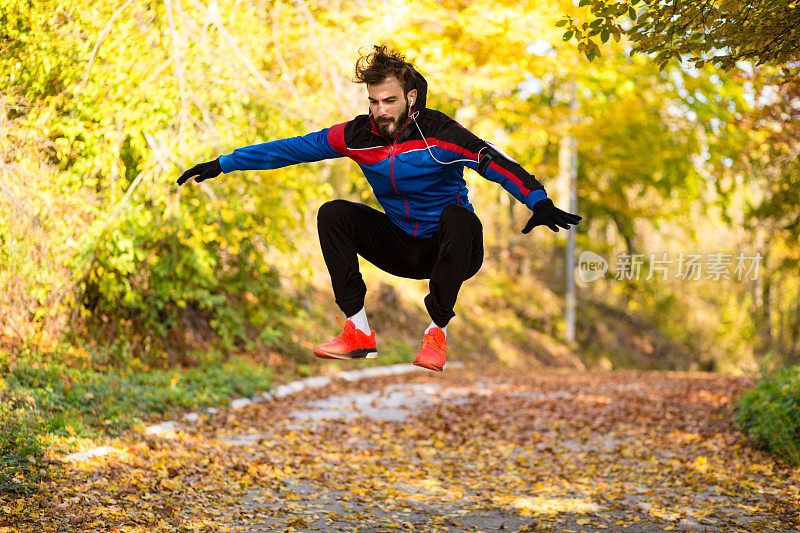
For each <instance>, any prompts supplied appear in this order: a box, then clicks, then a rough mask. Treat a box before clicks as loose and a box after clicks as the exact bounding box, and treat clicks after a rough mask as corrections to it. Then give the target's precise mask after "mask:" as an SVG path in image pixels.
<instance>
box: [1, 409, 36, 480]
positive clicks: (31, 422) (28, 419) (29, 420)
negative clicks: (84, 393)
mask: <svg viewBox="0 0 800 533" xmlns="http://www.w3.org/2000/svg"><path fill="white" fill-rule="evenodd" d="M27 403H29V402H24V401H22V402H21V401H16V400H11V399H8V398H2V403H0V492H27V491H29V490H31V488H32V483H35V482H36V481H37V480H38V479H40V478H41V477H43V476H45V475H47V468H46V467H45V466H44V464H43V463H42V458H43V456H44V445H43V444H42V442H41V439H40V436H39V435H40V433H41V430H42V426H43V422H42V419H41V416H40V413H39V411H38V410H37V409H36V408H35V407H33V406H31V405H26V404H27Z"/></svg>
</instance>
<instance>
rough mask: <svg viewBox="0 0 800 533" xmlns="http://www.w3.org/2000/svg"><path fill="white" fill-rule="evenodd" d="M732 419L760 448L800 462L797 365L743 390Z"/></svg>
mask: <svg viewBox="0 0 800 533" xmlns="http://www.w3.org/2000/svg"><path fill="white" fill-rule="evenodd" d="M736 421H737V422H738V423H739V424H740V425H741V426H742V427H743V428H744V430H745V431H746V432H747V433H749V434H750V435H752V436H753V437H755V439H756V440H757V441H758V442H759V443H760V444H761V445H762V446H764V448H766V449H768V450H770V451H771V452H772V453H774V454H776V455H777V456H779V457H781V458H782V459H783V460H785V461H787V462H788V463H789V464H792V465H798V464H800V450H798V448H799V447H800V366H794V367H788V368H784V369H783V370H781V371H780V372H778V373H777V374H775V375H774V376H773V377H769V378H765V379H763V380H762V381H761V382H759V383H758V384H756V386H755V387H753V388H752V389H750V390H749V391H747V392H746V393H745V394H744V395H743V396H742V398H741V400H739V404H738V406H737V413H736Z"/></svg>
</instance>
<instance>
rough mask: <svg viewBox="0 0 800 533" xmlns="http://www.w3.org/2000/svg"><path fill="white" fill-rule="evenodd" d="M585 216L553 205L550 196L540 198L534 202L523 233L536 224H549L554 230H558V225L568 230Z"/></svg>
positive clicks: (528, 231)
mask: <svg viewBox="0 0 800 533" xmlns="http://www.w3.org/2000/svg"><path fill="white" fill-rule="evenodd" d="M582 218H583V217H580V216H578V215H573V214H572V213H567V212H566V211H562V210H561V209H559V208H557V207H556V206H555V205H553V201H552V200H551V199H550V198H545V199H544V200H539V201H538V202H536V203H535V204H533V215H532V216H531V218H530V220H528V223H527V224H526V225H525V228H524V229H523V230H522V233H530V231H531V230H532V229H533V228H535V227H536V226H547V227H548V228H550V229H551V230H553V231H558V227H559V226H561V227H562V228H564V229H566V230H568V229H569V228H570V224H573V225H575V224H577V223H578V222H579V221H580V220H581V219H582Z"/></svg>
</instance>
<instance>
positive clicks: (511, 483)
mask: <svg viewBox="0 0 800 533" xmlns="http://www.w3.org/2000/svg"><path fill="white" fill-rule="evenodd" d="M742 389H743V384H742V382H741V381H740V380H737V379H733V378H724V377H718V376H712V375H706V374H678V373H623V372H614V373H594V374H588V373H581V374H575V373H572V374H555V373H543V374H540V375H532V376H520V375H514V374H510V373H507V372H506V373H504V372H498V371H487V370H483V371H475V370H470V369H458V368H452V369H451V368H448V369H447V371H445V372H444V373H443V374H437V373H433V372H427V371H422V370H419V371H415V372H412V373H410V374H406V375H402V376H391V377H380V378H370V379H365V380H362V381H358V382H355V383H350V382H345V381H342V380H336V381H333V382H332V383H331V384H329V385H328V386H326V387H323V388H318V389H311V390H306V391H302V392H300V393H297V394H294V395H291V396H286V397H283V398H277V399H273V400H271V401H269V402H265V403H257V404H251V405H248V406H246V407H243V408H241V409H238V410H231V411H228V412H222V413H218V414H215V415H203V416H202V417H201V418H200V420H198V421H197V422H196V425H195V426H193V427H191V428H190V429H187V430H186V431H178V432H177V433H167V434H164V435H160V436H144V435H138V436H137V435H131V436H130V437H129V438H128V439H124V440H119V441H115V442H111V443H109V446H110V449H111V450H112V453H110V454H109V455H107V456H104V457H99V458H94V459H92V460H88V461H81V462H76V463H75V464H72V465H70V466H69V468H68V469H67V470H66V472H65V475H64V478H63V479H61V480H59V481H58V482H54V483H52V484H51V485H50V486H49V487H48V488H47V489H46V490H45V491H44V492H43V493H42V494H39V495H37V496H34V497H29V498H27V499H23V500H18V502H19V503H20V504H21V505H23V507H24V509H22V510H21V511H16V512H15V514H13V516H12V514H9V515H8V516H10V517H11V518H10V519H8V520H7V524H8V526H11V527H13V528H17V529H18V530H19V531H37V532H38V531H75V530H96V531H252V532H255V531H287V530H295V531H362V532H367V531H398V530H411V531H498V530H500V531H503V530H506V531H573V532H574V531H670V530H675V531H724V532H729V531H758V532H763V531H795V530H796V529H795V528H797V527H798V524H800V521H798V509H800V496H799V495H798V486H800V483H798V482H800V473H798V472H797V471H792V470H790V469H788V468H785V467H781V466H780V465H779V464H777V463H776V462H775V461H773V460H772V459H771V458H770V457H769V456H768V455H766V454H764V453H762V452H758V451H754V450H753V449H752V448H751V447H750V445H749V444H748V443H747V441H746V440H745V439H744V437H743V436H742V435H741V434H740V433H739V432H738V431H737V430H736V429H735V428H734V427H733V425H732V423H731V420H730V412H731V404H732V402H733V401H735V399H736V398H737V397H738V394H739V393H740V392H741V390H742ZM137 437H138V438H139V439H141V440H139V441H138V442H137V441H136V438H137ZM8 505H18V503H12V504H6V506H8ZM7 510H8V509H7ZM10 511H15V509H10ZM12 520H13V522H12ZM0 523H2V522H0ZM10 530H11V531H15V530H16V529H10ZM0 531H2V529H0Z"/></svg>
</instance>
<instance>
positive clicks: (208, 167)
mask: <svg viewBox="0 0 800 533" xmlns="http://www.w3.org/2000/svg"><path fill="white" fill-rule="evenodd" d="M220 174H222V167H221V166H220V164H219V158H216V159H215V160H213V161H209V162H208V163H200V164H199V165H195V166H193V167H192V168H190V169H189V170H187V171H186V172H184V173H183V174H181V177H180V178H178V185H183V184H184V183H186V181H187V180H188V179H189V178H191V177H192V176H197V177H196V178H195V179H194V181H195V182H197V183H200V182H201V181H205V180H210V179H211V178H216V177H217V176H219V175H220Z"/></svg>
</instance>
